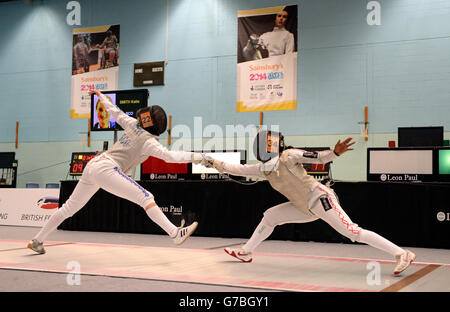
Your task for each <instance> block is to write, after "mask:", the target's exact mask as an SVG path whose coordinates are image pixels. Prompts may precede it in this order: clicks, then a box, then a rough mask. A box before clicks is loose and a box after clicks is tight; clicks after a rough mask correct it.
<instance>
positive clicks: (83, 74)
mask: <svg viewBox="0 0 450 312" xmlns="http://www.w3.org/2000/svg"><path fill="white" fill-rule="evenodd" d="M119 39H120V25H106V26H98V27H89V28H77V29H74V30H73V50H72V82H71V97H70V118H90V115H91V97H90V96H89V90H93V89H97V90H117V89H118V86H119Z"/></svg>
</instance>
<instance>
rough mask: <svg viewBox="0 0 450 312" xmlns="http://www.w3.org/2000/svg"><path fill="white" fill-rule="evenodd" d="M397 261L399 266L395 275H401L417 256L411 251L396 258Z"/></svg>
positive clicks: (395, 270) (406, 251)
mask: <svg viewBox="0 0 450 312" xmlns="http://www.w3.org/2000/svg"><path fill="white" fill-rule="evenodd" d="M395 258H396V259H397V266H396V267H395V269H394V274H395V275H397V274H400V273H401V272H403V271H404V270H405V269H406V268H407V267H409V265H410V264H411V263H412V262H413V261H414V259H416V255H415V254H414V253H413V252H411V251H409V250H405V252H404V253H402V254H401V255H398V256H396V257H395Z"/></svg>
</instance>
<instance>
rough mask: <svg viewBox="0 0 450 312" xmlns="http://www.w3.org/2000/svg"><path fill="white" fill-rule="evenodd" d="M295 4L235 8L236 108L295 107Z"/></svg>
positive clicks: (271, 108)
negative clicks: (236, 39)
mask: <svg viewBox="0 0 450 312" xmlns="http://www.w3.org/2000/svg"><path fill="white" fill-rule="evenodd" d="M297 15H298V14H297V5H289V6H278V7H271V8H264V9H254V10H245V11H238V45H237V46H238V51H237V56H238V57H237V58H238V59H237V63H238V64H237V102H236V111H238V112H253V111H273V110H295V109H297Z"/></svg>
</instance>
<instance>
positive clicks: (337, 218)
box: [203, 130, 416, 274]
mask: <svg viewBox="0 0 450 312" xmlns="http://www.w3.org/2000/svg"><path fill="white" fill-rule="evenodd" d="M353 144H354V142H351V138H347V139H346V140H344V141H343V142H341V141H340V140H339V141H338V142H337V144H336V145H335V147H334V150H329V151H320V152H308V151H304V150H300V149H295V148H292V147H285V145H284V138H283V136H282V135H281V133H279V132H274V131H265V130H264V131H260V132H259V133H258V135H257V137H256V139H255V142H254V145H253V146H254V153H255V156H256V158H257V159H258V160H259V161H260V162H259V163H258V164H253V165H238V164H230V163H225V162H223V161H219V160H216V159H213V158H209V157H208V158H206V159H205V160H204V162H203V165H205V166H206V167H214V168H216V169H217V170H218V171H220V172H222V173H229V174H232V175H238V176H245V177H255V178H263V179H267V180H268V181H269V183H270V185H271V186H272V187H273V188H274V189H275V190H277V191H278V192H280V193H281V194H283V195H284V196H285V197H286V198H287V199H288V200H289V202H286V203H283V204H280V205H277V206H274V207H272V208H270V209H268V210H266V211H265V213H264V216H263V218H262V220H261V222H260V223H259V225H258V226H257V227H256V229H255V231H254V232H253V234H252V236H251V237H250V239H249V240H248V241H247V242H246V243H245V244H244V245H243V246H241V247H239V248H234V249H233V248H225V252H226V253H228V254H229V255H231V256H233V257H236V258H237V259H239V260H241V261H243V262H251V261H252V259H253V256H252V252H253V251H254V250H255V249H256V247H258V245H259V244H260V243H261V242H263V241H264V240H265V239H266V238H268V237H269V236H270V234H271V233H272V232H273V230H274V228H275V227H276V226H277V225H282V224H285V223H306V222H311V221H314V220H317V219H322V220H324V221H325V222H327V223H328V224H329V225H330V226H332V227H333V228H334V229H335V230H336V231H337V232H339V233H340V234H342V235H344V236H346V237H348V238H349V239H350V240H351V241H356V242H361V243H365V244H368V245H370V246H372V247H375V248H378V249H380V250H382V251H385V252H387V253H389V254H391V255H392V256H394V257H395V258H396V260H397V264H396V266H395V269H394V274H399V273H400V272H402V271H404V270H405V269H406V268H407V267H408V266H409V265H410V264H411V262H412V261H413V260H414V259H415V257H416V256H415V254H414V253H412V252H411V251H409V250H404V249H402V248H400V247H398V246H397V245H395V244H393V243H392V242H390V241H389V240H387V239H385V238H383V237H382V236H380V235H378V234H376V233H374V232H372V231H369V230H366V229H363V228H361V227H359V226H358V225H357V224H355V223H353V222H352V220H351V219H350V218H349V216H348V215H347V214H346V213H345V212H344V210H343V209H342V207H341V206H340V204H339V201H338V199H337V197H336V195H335V193H334V191H333V190H332V189H331V188H329V187H327V186H326V185H323V184H322V183H320V182H318V181H317V180H316V179H314V178H313V177H312V176H311V175H308V174H307V172H306V170H305V169H304V167H303V165H302V164H303V163H318V164H324V163H328V162H330V161H332V160H334V159H335V158H336V157H338V156H340V155H342V154H343V153H345V152H347V151H349V150H352V148H350V146H352V145H353Z"/></svg>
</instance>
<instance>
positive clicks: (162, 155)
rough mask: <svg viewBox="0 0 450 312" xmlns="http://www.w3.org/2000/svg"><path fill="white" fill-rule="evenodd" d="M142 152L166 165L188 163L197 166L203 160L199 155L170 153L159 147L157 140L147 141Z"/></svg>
mask: <svg viewBox="0 0 450 312" xmlns="http://www.w3.org/2000/svg"><path fill="white" fill-rule="evenodd" d="M143 152H144V153H145V154H146V155H148V156H153V157H156V158H159V159H162V160H164V161H165V162H168V163H190V162H193V163H195V164H199V163H200V162H201V161H202V160H203V155H202V154H201V153H194V152H185V151H170V150H168V149H167V148H166V147H165V146H163V145H161V143H159V142H158V141H157V140H154V139H152V140H147V141H145V143H144V147H143Z"/></svg>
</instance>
